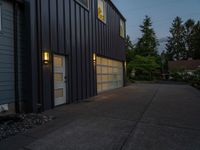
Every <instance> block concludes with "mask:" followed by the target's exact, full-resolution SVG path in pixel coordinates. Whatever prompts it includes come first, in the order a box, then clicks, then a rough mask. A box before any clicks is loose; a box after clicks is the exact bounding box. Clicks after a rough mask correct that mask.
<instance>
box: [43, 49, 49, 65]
mask: <svg viewBox="0 0 200 150" xmlns="http://www.w3.org/2000/svg"><path fill="white" fill-rule="evenodd" d="M43 63H44V64H45V65H47V64H48V63H49V52H48V51H44V52H43Z"/></svg>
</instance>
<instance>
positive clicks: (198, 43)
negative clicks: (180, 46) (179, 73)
mask: <svg viewBox="0 0 200 150" xmlns="http://www.w3.org/2000/svg"><path fill="white" fill-rule="evenodd" d="M192 45H193V48H194V55H193V58H194V59H200V21H198V22H197V23H196V24H195V26H194V33H193V36H192Z"/></svg>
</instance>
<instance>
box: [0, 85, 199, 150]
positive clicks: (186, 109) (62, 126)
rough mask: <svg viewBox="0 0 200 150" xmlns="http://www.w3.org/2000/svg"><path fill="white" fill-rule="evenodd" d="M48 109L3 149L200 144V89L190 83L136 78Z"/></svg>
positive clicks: (183, 148) (158, 149) (161, 148)
mask: <svg viewBox="0 0 200 150" xmlns="http://www.w3.org/2000/svg"><path fill="white" fill-rule="evenodd" d="M47 114H49V115H54V116H56V119H55V120H54V121H52V122H50V123H48V124H46V125H44V126H41V127H39V128H36V129H33V130H31V131H29V132H28V133H26V134H21V135H18V136H15V137H12V138H9V139H7V140H4V141H3V142H2V143H0V149H1V150H3V149H13V148H14V149H18V148H22V149H24V150H200V92H199V91H198V90H196V89H194V88H192V87H190V86H188V85H172V84H168V85H167V84H134V85H131V86H128V87H125V88H121V89H117V90H114V91H111V92H107V93H103V94H101V95H99V96H97V97H95V98H92V99H89V100H87V101H85V102H82V103H79V104H71V105H68V106H63V107H59V108H56V109H54V110H51V111H49V112H47Z"/></svg>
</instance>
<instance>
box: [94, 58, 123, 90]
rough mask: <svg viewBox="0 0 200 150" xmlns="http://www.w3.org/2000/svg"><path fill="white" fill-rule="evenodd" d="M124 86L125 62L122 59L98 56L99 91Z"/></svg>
mask: <svg viewBox="0 0 200 150" xmlns="http://www.w3.org/2000/svg"><path fill="white" fill-rule="evenodd" d="M122 86H123V63H122V62H120V61H116V60H112V59H107V58H103V57H97V91H98V93H100V92H103V91H108V90H111V89H115V88H119V87H122Z"/></svg>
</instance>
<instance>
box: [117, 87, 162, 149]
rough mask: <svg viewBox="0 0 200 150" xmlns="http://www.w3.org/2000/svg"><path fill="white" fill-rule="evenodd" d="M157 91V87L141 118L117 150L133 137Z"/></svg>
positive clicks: (122, 147)
mask: <svg viewBox="0 0 200 150" xmlns="http://www.w3.org/2000/svg"><path fill="white" fill-rule="evenodd" d="M158 91H159V86H158V87H157V88H156V90H155V92H154V93H153V95H152V97H151V99H150V101H149V103H148V104H147V105H146V107H145V108H144V111H143V112H142V113H141V116H140V117H139V119H138V120H137V121H136V124H135V125H134V126H133V128H132V129H131V130H130V132H129V134H128V135H127V137H126V138H125V140H124V141H123V143H122V145H121V147H120V148H119V150H123V149H124V148H125V146H126V144H127V143H128V140H129V138H130V137H131V136H133V135H134V132H135V130H136V129H137V126H138V124H139V123H140V122H141V121H142V118H143V116H144V114H145V112H146V111H147V110H148V108H149V107H150V106H151V104H152V103H153V101H154V99H155V97H156V95H157V93H158Z"/></svg>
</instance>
